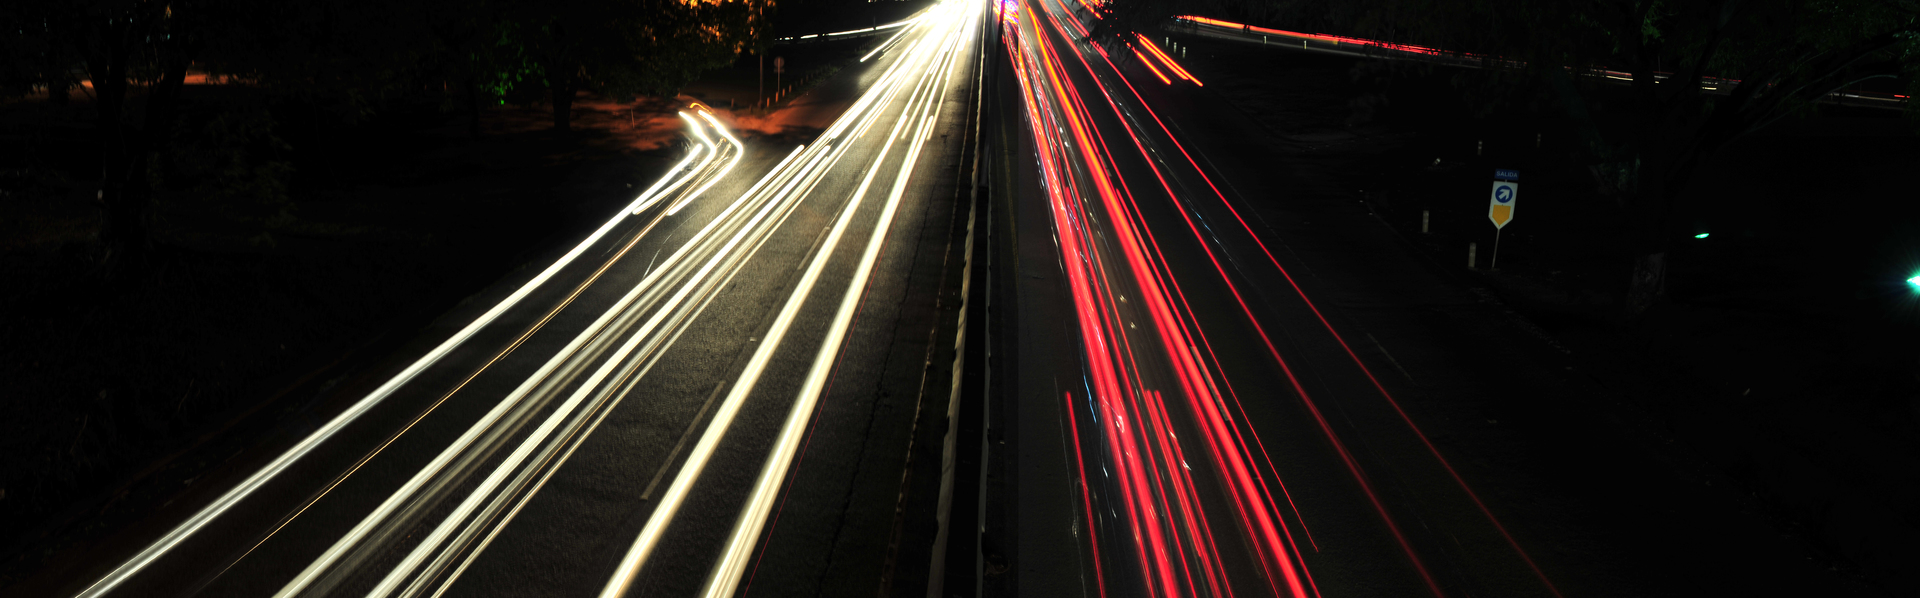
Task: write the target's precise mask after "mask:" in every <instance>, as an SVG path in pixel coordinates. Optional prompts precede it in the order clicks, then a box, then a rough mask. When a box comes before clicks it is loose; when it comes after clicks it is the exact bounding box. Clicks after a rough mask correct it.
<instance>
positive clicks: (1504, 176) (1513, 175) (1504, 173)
mask: <svg viewBox="0 0 1920 598" xmlns="http://www.w3.org/2000/svg"><path fill="white" fill-rule="evenodd" d="M1493 180H1496V181H1518V180H1520V171H1518V170H1514V169H1511V168H1495V169H1493Z"/></svg>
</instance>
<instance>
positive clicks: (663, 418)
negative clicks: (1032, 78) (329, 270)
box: [42, 1, 983, 596]
mask: <svg viewBox="0 0 1920 598" xmlns="http://www.w3.org/2000/svg"><path fill="white" fill-rule="evenodd" d="M982 7H983V4H982V3H979V2H961V1H951V2H946V3H943V4H939V5H936V6H935V7H933V8H930V9H928V11H927V12H925V13H923V17H922V18H919V19H918V20H916V21H915V22H914V23H912V24H911V25H909V26H906V27H901V28H899V31H900V33H899V34H898V35H897V36H893V37H886V38H879V37H876V38H874V39H873V40H872V41H873V42H874V43H873V44H872V45H873V48H874V53H873V54H872V55H870V56H869V57H868V58H867V59H865V60H863V61H862V62H860V63H858V64H856V65H853V67H851V68H849V69H847V70H845V71H843V72H842V74H841V75H840V76H839V77H837V78H835V79H834V80H832V81H829V82H827V83H826V84H824V85H823V86H822V87H821V88H819V89H816V90H815V91H814V92H813V93H816V94H843V95H847V96H849V97H848V99H849V100H851V101H850V104H851V107H850V108H849V109H848V110H847V111H846V112H845V113H844V114H842V115H840V117H839V118H838V120H835V121H834V123H833V124H832V125H831V126H830V127H827V128H826V130H824V131H821V132H819V134H818V135H816V136H814V137H813V138H811V139H809V140H806V141H805V145H803V146H799V147H795V146H790V145H776V144H774V143H773V142H743V141H741V140H740V139H739V137H737V136H735V135H734V134H733V133H732V132H731V130H730V129H729V128H728V126H727V124H726V123H725V122H723V120H722V119H720V118H717V117H716V116H715V115H713V114H712V113H710V112H708V111H707V110H705V109H704V107H701V106H697V105H695V106H689V107H688V108H687V109H686V110H685V112H684V113H683V115H682V116H683V117H684V118H685V121H686V126H687V131H688V143H687V145H686V148H687V152H688V154H687V156H686V159H685V160H684V161H683V162H682V163H681V164H680V165H679V166H677V167H676V168H675V169H674V170H673V171H670V172H668V173H666V174H665V175H663V176H662V178H661V179H660V180H659V181H658V183H657V184H656V185H654V186H653V188H650V189H647V190H646V193H644V194H642V195H641V196H639V197H638V198H636V199H635V200H634V202H633V203H632V204H631V205H629V206H627V207H626V209H624V210H622V211H621V212H620V213H618V214H614V215H610V216H611V218H610V219H609V220H608V221H607V222H606V223H605V225H604V226H602V227H600V228H599V229H598V230H596V231H594V232H593V233H592V234H591V235H589V236H587V237H586V238H585V239H583V240H580V241H579V243H578V245H577V246H574V247H571V248H569V249H568V250H567V251H566V252H565V253H564V254H562V255H557V256H555V258H556V259H555V260H554V261H553V262H552V263H551V265H550V266H546V267H545V268H544V269H535V268H530V269H528V270H527V271H525V272H522V273H521V274H519V275H516V276H514V277H511V278H510V279H509V280H504V281H502V282H501V283H500V284H498V285H496V286H495V287H494V288H493V289H490V290H489V291H487V292H485V293H482V294H481V295H478V296H476V297H474V298H472V299H471V300H469V301H468V302H467V303H465V304H463V305H462V306H461V307H460V308H459V309H457V310H456V311H455V312H454V313H450V314H448V315H447V316H445V317H443V318H442V319H441V320H440V322H441V323H442V324H441V325H439V327H438V328H437V329H435V330H433V331H430V332H429V333H428V335H427V337H425V338H422V339H421V340H420V341H418V342H416V343H414V345H415V346H414V347H412V349H410V350H409V351H408V352H407V353H406V354H405V355H402V356H398V357H396V358H395V359H393V360H392V361H391V363H390V365H389V366H388V367H386V368H385V371H382V372H378V373H377V375H369V376H362V377H360V378H358V379H355V380H351V381H347V382H346V383H344V384H342V385H341V386H340V387H338V388H334V389H332V390H331V391H330V392H331V396H332V397H333V399H331V400H328V401H323V402H322V403H320V407H318V408H316V409H315V410H314V411H313V412H311V413H305V414H301V417H300V422H301V426H302V427H301V429H298V430H293V431H292V432H290V433H288V434H283V435H282V438H279V439H278V440H276V441H274V442H272V443H270V445H269V446H266V447H263V448H261V449H259V450H256V451H253V452H250V453H248V454H246V455H244V456H243V457H241V458H239V459H238V460H237V461H236V463H234V464H232V465H230V466H228V467H226V468H224V469H222V470H221V473H220V474H217V475H216V476H215V477H216V479H211V480H204V481H200V482H199V483H198V489H197V490H196V491H195V492H193V493H190V494H189V495H188V496H187V497H185V498H183V499H181V500H178V501H176V502H175V503H174V504H172V505H169V506H168V507H166V508H164V509H163V510H162V512H161V513H159V514H158V515H156V516H155V517H154V518H153V520H151V521H148V522H144V523H142V524H141V525H139V526H137V527H136V529H133V530H130V531H128V532H126V533H123V534H121V535H120V536H119V538H120V540H118V541H116V542H114V543H110V544H108V545H107V546H104V547H102V548H100V549H98V551H97V554H94V555H91V556H90V557H89V558H86V559H83V560H84V561H85V562H86V563H89V564H88V565H85V566H81V567H79V568H78V569H81V570H69V571H63V572H61V574H60V579H58V580H54V581H52V582H49V584H50V585H51V586H54V587H53V588H52V589H51V590H50V593H51V594H54V595H79V596H156V595H189V594H198V595H208V596H319V595H349V594H351V595H382V596H423V595H432V596H439V595H447V596H562V595H565V596H578V595H605V596H619V595H671V596H686V595H696V594H702V595H733V594H735V593H736V592H737V591H751V589H752V588H759V592H758V593H762V594H766V593H771V594H780V595H795V594H806V595H845V594H870V593H872V592H875V591H877V590H878V589H879V588H880V584H881V583H883V578H886V577H888V576H889V575H891V574H893V569H894V567H892V566H890V565H889V564H888V563H889V559H890V558H901V557H900V556H899V554H898V551H895V550H892V549H891V548H890V547H889V542H890V539H895V538H897V537H898V534H899V531H898V530H897V529H896V528H897V527H899V523H898V520H899V519H900V517H898V516H897V515H896V513H897V511H899V510H900V509H901V508H903V503H904V499H903V496H902V493H903V488H904V487H905V486H906V485H905V484H903V483H902V479H903V472H905V471H906V470H907V468H908V466H909V461H910V460H909V449H910V447H911V446H913V444H914V443H915V442H916V440H915V438H914V433H915V429H916V424H917V423H918V420H919V419H921V415H922V414H921V413H920V411H921V409H920V407H921V405H920V403H921V399H922V396H923V394H933V395H935V396H938V397H941V398H942V399H944V396H945V395H944V393H942V392H939V391H938V389H936V390H935V391H934V392H932V393H923V392H922V390H923V386H924V385H926V384H927V383H928V380H927V378H928V376H927V374H926V373H927V372H928V371H929V369H930V368H929V367H928V364H929V362H930V360H931V359H932V356H933V353H934V350H935V349H936V348H937V346H938V345H939V344H940V341H941V340H942V339H938V338H936V335H935V332H936V331H938V330H939V329H940V328H941V326H942V324H941V314H942V313H943V311H942V307H941V305H940V303H939V302H940V297H941V295H942V293H943V290H942V289H943V286H950V283H951V282H952V280H953V277H951V276H949V275H947V273H946V271H945V269H946V260H947V257H948V254H949V253H950V248H951V241H952V238H951V233H952V231H953V229H954V226H953V205H954V200H953V195H954V185H953V178H954V175H955V172H956V170H955V166H956V163H957V162H958V157H957V156H958V152H959V149H960V148H961V147H962V144H963V143H964V142H965V137H966V135H965V134H964V133H963V125H964V123H965V122H966V120H967V119H966V114H967V107H968V105H969V104H970V101H971V96H970V95H968V94H967V93H965V92H966V90H967V89H970V88H971V82H972V78H971V77H972V74H973V72H974V70H975V60H973V59H972V57H974V56H976V55H977V54H976V53H977V51H978V46H977V40H978V39H979V37H980V32H981V30H982V27H981V25H982V24H983V23H982V21H981V18H980V15H981V14H983V13H982V12H981V8H982ZM449 217H457V215H449ZM949 311H950V310H949ZM945 326H946V329H947V330H948V331H949V332H950V331H951V327H952V325H951V323H947V324H946V325H945ZM945 340H947V342H949V343H950V342H951V337H950V336H949V337H947V339H945ZM918 442H920V443H921V444H924V443H925V440H924V438H923V439H921V440H919V441H918ZM920 498H921V499H923V500H924V499H926V497H925V496H924V493H923V495H922V496H921V497H920ZM909 556H911V555H909ZM921 558H923V559H924V557H921ZM900 568H901V569H906V570H911V569H913V567H912V566H902V567H900ZM918 568H919V569H920V570H922V571H924V570H925V569H926V568H927V567H926V565H925V564H924V563H921V564H919V565H918ZM922 583H924V582H922ZM42 589H46V588H42Z"/></svg>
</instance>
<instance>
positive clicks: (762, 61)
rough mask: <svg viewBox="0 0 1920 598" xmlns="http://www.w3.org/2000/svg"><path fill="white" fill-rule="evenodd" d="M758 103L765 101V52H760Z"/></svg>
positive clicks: (764, 102)
mask: <svg viewBox="0 0 1920 598" xmlns="http://www.w3.org/2000/svg"><path fill="white" fill-rule="evenodd" d="M760 103H761V104H766V103H767V53H766V52H761V53H760Z"/></svg>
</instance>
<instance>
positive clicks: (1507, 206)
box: [1487, 181, 1520, 228]
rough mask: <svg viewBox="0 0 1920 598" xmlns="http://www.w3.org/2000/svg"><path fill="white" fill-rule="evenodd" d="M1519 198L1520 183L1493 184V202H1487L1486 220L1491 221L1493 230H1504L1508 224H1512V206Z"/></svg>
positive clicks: (1497, 182) (1503, 182)
mask: <svg viewBox="0 0 1920 598" xmlns="http://www.w3.org/2000/svg"><path fill="white" fill-rule="evenodd" d="M1519 198H1520V183H1516V182H1513V181H1494V182H1493V200H1492V201H1489V202H1487V219H1488V220H1492V221H1493V227H1494V228H1506V226H1507V223H1508V222H1513V205H1514V204H1515V203H1516V202H1518V200H1519Z"/></svg>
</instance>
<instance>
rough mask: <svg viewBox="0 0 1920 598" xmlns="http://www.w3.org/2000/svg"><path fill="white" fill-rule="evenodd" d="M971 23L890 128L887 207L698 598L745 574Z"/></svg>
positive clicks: (713, 596) (879, 161)
mask: <svg viewBox="0 0 1920 598" xmlns="http://www.w3.org/2000/svg"><path fill="white" fill-rule="evenodd" d="M978 23H979V21H978V20H977V19H967V20H966V24H967V25H966V28H965V29H964V30H962V31H955V32H953V33H952V34H950V35H949V38H948V41H947V43H946V49H944V50H943V51H942V53H943V55H944V62H945V64H944V66H939V67H936V68H935V69H933V71H931V72H929V73H928V75H927V76H924V77H922V79H921V81H922V83H921V89H920V90H917V92H916V94H915V95H917V96H919V97H918V98H917V99H918V102H917V103H918V108H917V110H918V111H919V112H920V118H919V120H918V121H917V124H915V125H914V126H911V127H910V126H909V119H908V118H907V116H908V114H905V113H903V114H902V115H901V117H900V118H899V120H898V121H896V122H895V124H894V127H895V129H896V130H905V129H909V128H911V129H913V135H912V140H913V141H912V142H911V144H910V145H909V147H908V148H907V151H906V155H905V157H904V160H903V161H902V163H901V165H900V166H899V167H898V171H897V174H896V175H895V177H894V182H893V189H892V191H891V192H890V193H889V194H888V196H887V198H886V203H885V204H884V207H883V208H882V210H881V213H880V217H879V220H878V224H877V225H876V227H875V229H874V231H873V232H872V233H870V234H869V236H868V240H867V246H866V249H865V251H864V252H862V254H861V257H860V262H859V265H858V266H856V267H855V269H854V276H853V278H852V279H851V280H849V281H848V282H847V287H846V290H845V291H843V292H842V294H841V300H840V305H839V308H838V310H837V311H836V312H835V315H834V318H833V320H832V323H831V324H830V325H829V326H828V329H827V330H828V334H827V337H826V338H825V339H823V340H822V341H821V342H820V348H819V349H818V350H817V352H816V353H815V356H814V361H813V365H812V367H811V368H810V369H809V371H808V373H807V377H806V378H805V380H804V381H803V382H802V384H801V390H800V393H799V397H798V398H797V400H796V401H794V404H793V407H792V408H791V409H790V410H789V412H788V415H787V421H786V424H785V425H784V426H783V427H782V429H781V432H780V435H779V438H778V439H777V440H776V441H775V444H774V449H773V451H772V454H771V455H770V456H769V457H768V459H767V462H766V465H765V466H764V467H763V468H762V470H761V473H760V477H759V479H758V481H757V482H756V483H755V485H754V489H753V492H752V494H751V495H750V497H749V498H748V501H747V506H746V508H744V509H742V511H741V513H740V517H739V519H738V521H737V522H736V523H735V525H734V529H733V533H732V535H731V537H730V538H729V540H728V543H727V548H726V549H725V551H724V552H723V553H722V556H721V557H720V559H719V561H718V563H717V564H716V565H715V567H714V570H713V574H712V576H711V577H709V579H708V582H707V586H706V589H705V591H704V592H703V595H704V596H706V597H707V598H724V597H727V596H732V595H733V594H734V591H735V590H736V589H737V588H738V586H739V583H740V578H741V576H742V574H744V572H745V568H746V565H747V560H748V556H749V555H750V554H751V552H752V549H753V547H754V545H755V544H756V543H757V541H758V539H759V537H760V532H761V530H762V529H763V528H764V527H765V525H766V521H767V517H768V515H769V513H770V512H771V510H772V508H773V502H774V498H775V497H776V496H777V494H778V490H779V489H780V486H781V484H782V482H783V481H784V480H785V479H786V475H787V471H788V470H789V469H790V468H791V466H792V463H793V459H794V457H795V455H796V453H797V451H798V450H799V445H800V440H801V438H802V437H803V436H804V433H805V431H806V429H807V423H808V421H809V419H810V417H811V416H812V414H813V411H814V406H815V405H816V404H817V403H818V402H819V400H820V395H821V392H822V391H823V390H824V387H825V386H826V383H827V380H828V379H829V378H830V376H831V374H832V371H833V367H834V364H835V361H836V358H837V357H838V356H839V355H840V346H841V343H842V342H843V340H844V339H845V337H846V334H847V331H848V329H849V328H850V327H851V325H852V320H853V317H854V314H855V312H856V311H857V310H858V307H859V300H860V298H861V292H862V291H863V290H864V289H865V288H866V286H867V280H868V277H869V276H871V275H872V273H873V268H874V264H875V262H876V261H878V260H879V257H880V249H881V248H882V247H883V246H884V245H885V243H886V240H887V233H888V231H889V230H891V226H892V224H893V219H894V218H893V217H894V214H895V213H896V211H897V210H898V209H899V207H900V200H901V198H902V197H903V196H904V195H905V193H906V190H907V184H908V181H909V178H910V177H911V176H912V174H913V170H914V165H915V163H916V162H917V161H918V158H919V156H920V154H921V150H922V149H923V148H924V146H925V144H926V142H927V140H928V138H929V137H930V136H931V133H932V131H933V128H934V126H935V125H936V124H937V123H938V116H939V114H938V109H939V107H940V106H941V104H943V103H944V101H945V99H946V90H947V88H948V81H949V80H950V79H951V77H952V73H953V67H954V66H955V65H957V64H959V61H958V60H957V59H958V58H959V57H960V56H961V54H960V53H959V52H956V51H954V48H955V47H956V46H958V45H959V44H960V43H961V42H962V41H963V40H966V39H971V38H972V37H973V35H972V34H973V33H974V30H975V28H976V25H977V24H978ZM936 73H937V76H936ZM908 102H909V110H914V103H915V98H910V99H909V100H908ZM887 139H888V141H887V143H886V145H884V146H883V147H882V148H881V150H880V156H879V157H878V158H875V160H874V163H873V167H872V169H870V170H868V172H867V175H866V177H865V178H864V179H863V180H862V181H861V184H860V187H859V189H858V190H856V191H855V192H854V195H853V199H851V200H849V201H848V212H847V213H846V214H844V215H843V216H842V218H841V220H840V223H839V224H837V225H836V227H835V229H834V231H833V232H832V233H829V239H828V240H827V241H826V242H825V244H823V245H822V247H823V248H822V249H821V251H820V253H819V255H820V256H821V259H817V260H816V261H815V262H814V265H813V267H812V268H810V269H809V274H812V273H814V270H813V268H821V267H824V266H825V264H826V259H824V258H825V257H826V256H828V255H830V254H831V253H832V252H831V249H830V248H831V247H832V246H834V245H835V244H836V243H837V242H838V241H839V239H838V238H835V237H837V235H838V233H839V232H840V231H841V228H840V227H841V226H844V225H845V224H846V223H847V222H850V221H852V219H853V211H852V210H853V208H855V207H857V206H858V205H859V204H860V203H861V202H860V200H861V198H862V197H864V196H865V195H866V191H867V189H868V185H870V184H871V183H872V181H873V177H874V175H875V174H877V173H878V172H879V171H880V169H881V167H882V166H883V164H884V163H885V160H886V155H887V153H888V152H889V151H890V150H891V149H892V146H893V143H894V140H895V139H896V136H895V135H892V134H889V135H888V136H887ZM811 287H812V284H811V281H809V284H806V285H797V288H796V293H795V294H794V296H793V298H792V299H790V301H793V303H792V305H794V307H795V308H796V309H797V307H798V305H799V301H801V300H803V299H804V297H805V296H806V295H807V294H809V292H810V291H811ZM800 288H805V289H806V291H800V290H798V289H800ZM771 339H778V337H771V336H770V340H771ZM772 344H774V343H773V342H769V343H768V345H772ZM753 383H754V381H751V380H745V381H741V382H736V383H735V387H736V388H737V387H740V386H747V385H751V384H753Z"/></svg>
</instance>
